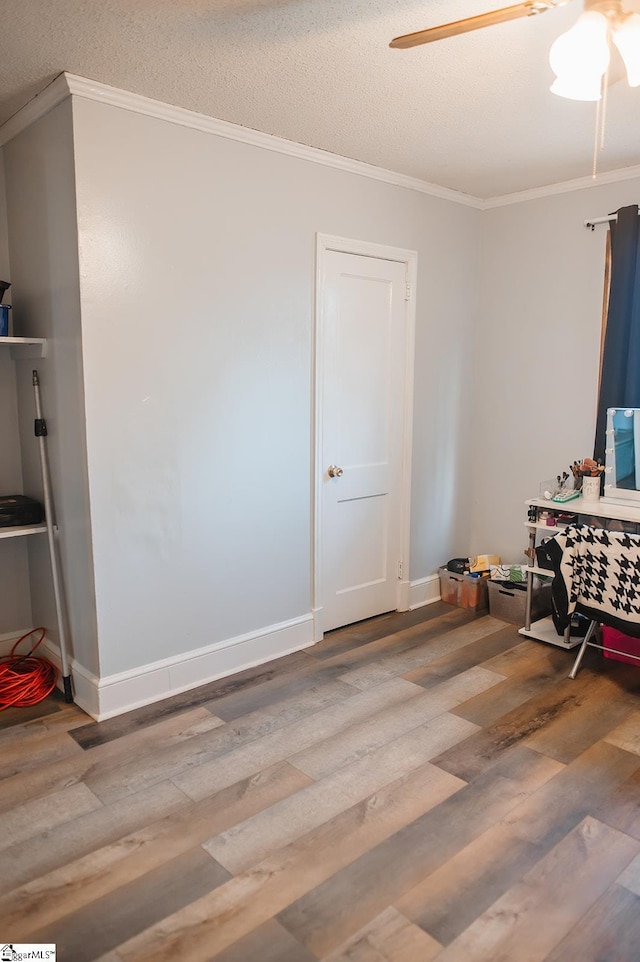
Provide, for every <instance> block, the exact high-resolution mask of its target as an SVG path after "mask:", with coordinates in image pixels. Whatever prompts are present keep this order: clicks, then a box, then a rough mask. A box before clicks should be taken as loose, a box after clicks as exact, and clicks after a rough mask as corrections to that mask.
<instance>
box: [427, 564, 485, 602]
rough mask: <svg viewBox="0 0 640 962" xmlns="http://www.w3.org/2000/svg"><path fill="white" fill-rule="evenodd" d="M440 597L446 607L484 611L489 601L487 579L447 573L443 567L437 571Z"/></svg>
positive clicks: (452, 572)
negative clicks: (452, 606) (453, 606)
mask: <svg viewBox="0 0 640 962" xmlns="http://www.w3.org/2000/svg"><path fill="white" fill-rule="evenodd" d="M439 574H440V597H441V598H442V600H443V601H444V602H446V603H447V604H448V605H456V606H457V607H458V608H470V609H471V610H473V611H486V609H487V607H488V605H489V601H488V594H487V584H488V582H489V579H488V578H483V577H474V576H473V575H460V574H457V573H456V572H454V571H448V570H447V569H446V568H445V567H444V566H443V567H442V568H440V569H439Z"/></svg>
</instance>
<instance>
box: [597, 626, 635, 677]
mask: <svg viewBox="0 0 640 962" xmlns="http://www.w3.org/2000/svg"><path fill="white" fill-rule="evenodd" d="M602 647H603V648H604V657H605V658H612V659H613V660H614V661H625V662H626V663H627V664H628V665H635V666H636V668H638V667H640V661H637V658H640V638H630V637H629V635H623V633H622V632H621V631H618V629H617V628H609V627H608V625H603V626H602ZM611 648H614V649H615V651H611V650H610V649H611ZM618 651H626V652H628V653H629V654H630V655H635V656H636V658H627V657H626V656H625V655H618V654H617V652H618Z"/></svg>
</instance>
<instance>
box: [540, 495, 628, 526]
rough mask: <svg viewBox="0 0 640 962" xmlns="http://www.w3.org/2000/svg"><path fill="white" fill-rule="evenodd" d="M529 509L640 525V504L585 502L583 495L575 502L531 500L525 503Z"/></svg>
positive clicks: (600, 501) (575, 499)
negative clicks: (633, 505)
mask: <svg viewBox="0 0 640 962" xmlns="http://www.w3.org/2000/svg"><path fill="white" fill-rule="evenodd" d="M525 504H526V505H528V506H529V507H535V508H544V509H545V510H547V511H567V512H569V513H571V514H586V515H591V516H592V517H595V518H605V519H608V520H610V521H612V520H615V521H635V522H639V523H640V502H639V503H638V507H637V508H632V507H629V506H628V505H624V504H614V503H613V501H605V500H604V499H603V498H600V500H599V501H585V500H584V498H583V497H582V495H580V497H579V498H574V500H573V501H565V502H564V503H562V504H560V503H559V502H558V501H545V500H544V498H530V499H529V500H528V501H525Z"/></svg>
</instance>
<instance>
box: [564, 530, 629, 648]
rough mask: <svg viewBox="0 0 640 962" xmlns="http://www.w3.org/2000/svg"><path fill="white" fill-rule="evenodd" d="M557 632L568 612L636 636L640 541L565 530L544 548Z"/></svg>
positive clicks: (607, 533) (616, 533)
mask: <svg viewBox="0 0 640 962" xmlns="http://www.w3.org/2000/svg"><path fill="white" fill-rule="evenodd" d="M545 549H546V551H547V553H548V556H549V557H550V559H551V561H552V562H553V566H554V572H555V578H554V581H553V598H554V604H555V607H556V614H557V616H558V618H559V621H560V625H559V627H562V626H564V627H566V625H568V624H569V620H570V618H571V615H572V614H573V613H574V612H576V611H577V612H579V613H581V614H584V615H587V617H589V618H592V619H593V620H595V621H599V622H601V623H602V624H606V625H611V626H612V627H614V628H618V630H619V631H622V632H624V633H625V634H627V635H633V636H634V637H640V536H638V535H634V534H626V533H625V532H622V531H604V530H602V529H601V528H591V527H588V526H587V525H570V526H569V527H567V528H565V530H564V531H559V532H558V534H557V535H556V536H555V537H554V538H553V539H552V540H551V541H550V542H547V543H546V545H545Z"/></svg>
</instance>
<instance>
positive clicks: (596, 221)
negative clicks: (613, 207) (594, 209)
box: [584, 214, 618, 230]
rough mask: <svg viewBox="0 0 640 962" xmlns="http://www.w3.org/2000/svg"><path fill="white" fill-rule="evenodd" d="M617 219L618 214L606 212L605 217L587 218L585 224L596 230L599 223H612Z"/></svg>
mask: <svg viewBox="0 0 640 962" xmlns="http://www.w3.org/2000/svg"><path fill="white" fill-rule="evenodd" d="M617 219H618V215H617V214H606V215H605V216H604V217H592V218H591V220H585V221H584V226H585V227H589V228H591V230H595V229H596V227H597V225H598V224H610V223H611V221H612V220H617Z"/></svg>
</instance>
